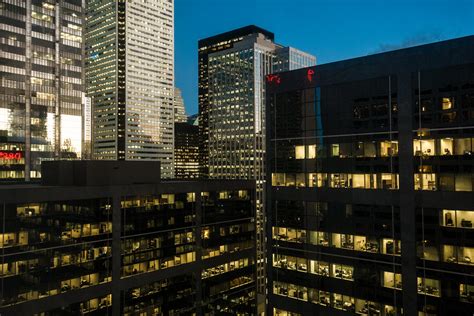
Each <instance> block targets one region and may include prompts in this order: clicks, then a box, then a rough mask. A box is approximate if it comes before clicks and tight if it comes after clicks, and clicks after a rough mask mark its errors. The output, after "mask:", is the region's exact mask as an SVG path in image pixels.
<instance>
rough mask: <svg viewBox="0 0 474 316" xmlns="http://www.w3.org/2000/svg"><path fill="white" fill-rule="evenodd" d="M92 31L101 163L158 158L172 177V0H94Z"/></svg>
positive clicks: (89, 76)
mask: <svg viewBox="0 0 474 316" xmlns="http://www.w3.org/2000/svg"><path fill="white" fill-rule="evenodd" d="M86 28H87V29H86V90H87V95H88V97H90V98H91V102H92V113H93V131H94V141H93V156H94V158H95V159H105V160H159V161H161V168H162V175H163V177H172V176H173V174H174V171H173V142H174V122H173V111H174V3H173V0H166V1H147V0H137V1H133V2H132V1H112V0H105V1H104V0H90V1H89V2H88V7H87V23H86Z"/></svg>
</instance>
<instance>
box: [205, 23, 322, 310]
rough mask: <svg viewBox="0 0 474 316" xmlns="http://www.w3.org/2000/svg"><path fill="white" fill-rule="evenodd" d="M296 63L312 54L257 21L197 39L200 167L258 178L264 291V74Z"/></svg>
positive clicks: (225, 175) (213, 174) (214, 174)
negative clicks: (287, 43) (280, 38)
mask: <svg viewBox="0 0 474 316" xmlns="http://www.w3.org/2000/svg"><path fill="white" fill-rule="evenodd" d="M297 55H298V56H303V55H304V56H305V58H297V57H298V56H297ZM290 61H291V62H290ZM296 63H299V67H300V68H301V67H305V66H310V65H314V64H315V63H316V58H315V57H314V56H311V55H309V54H306V53H303V52H301V51H299V50H295V49H293V48H291V49H290V48H287V47H283V46H280V45H278V44H275V42H274V35H273V33H271V32H268V31H266V30H263V29H261V28H258V27H256V26H247V27H244V28H241V29H237V30H234V31H230V32H227V33H224V34H220V35H216V36H213V37H210V38H207V39H203V40H201V41H199V117H200V121H199V124H200V137H201V142H200V145H201V148H200V151H201V152H200V154H201V157H202V158H201V172H203V173H204V172H207V175H208V176H209V177H210V178H217V179H252V180H256V181H257V286H258V288H259V293H260V294H263V293H264V292H265V233H264V227H265V216H264V213H263V210H264V205H263V201H264V200H265V199H264V183H265V165H264V161H265V78H266V76H267V75H269V74H271V73H273V72H274V70H275V69H274V68H275V65H278V70H279V71H283V70H289V65H290V64H291V66H292V67H296ZM260 301H261V300H260Z"/></svg>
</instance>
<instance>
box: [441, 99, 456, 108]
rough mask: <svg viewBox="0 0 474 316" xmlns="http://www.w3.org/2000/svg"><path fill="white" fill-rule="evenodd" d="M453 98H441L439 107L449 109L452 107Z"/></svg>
mask: <svg viewBox="0 0 474 316" xmlns="http://www.w3.org/2000/svg"><path fill="white" fill-rule="evenodd" d="M453 105H454V98H442V99H441V108H442V109H443V110H450V109H452V108H453Z"/></svg>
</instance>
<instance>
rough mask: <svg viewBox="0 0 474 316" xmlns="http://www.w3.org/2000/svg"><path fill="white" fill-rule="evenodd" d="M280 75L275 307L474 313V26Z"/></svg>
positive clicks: (270, 198)
mask: <svg viewBox="0 0 474 316" xmlns="http://www.w3.org/2000/svg"><path fill="white" fill-rule="evenodd" d="M267 80H268V84H267V93H268V94H267V101H268V102H267V122H268V124H267V128H268V129H267V133H268V134H267V171H268V178H269V179H270V178H271V181H268V182H267V210H268V211H267V221H268V229H267V232H268V236H267V237H268V242H269V244H268V245H267V247H268V248H267V249H268V263H269V265H270V266H271V268H269V273H268V277H269V280H268V292H269V297H268V301H269V305H268V312H269V313H270V314H272V313H273V314H275V315H353V314H359V315H401V313H402V311H403V315H420V316H421V315H471V314H472V311H473V310H474V305H473V302H474V277H473V275H474V264H473V260H472V259H473V258H474V230H473V225H472V222H473V221H474V194H473V192H472V191H473V181H474V169H473V166H474V164H473V161H474V160H473V159H474V155H473V149H474V148H473V146H474V143H473V142H474V128H473V123H474V36H470V37H464V38H459V39H453V40H448V41H443V42H437V43H433V44H429V45H423V46H418V47H413V48H406V49H402V50H397V51H392V52H386V53H381V54H376V55H371V56H365V57H360V58H355V59H350V60H345V61H340V62H334V63H329V64H325V65H320V66H316V67H310V68H306V69H300V70H295V71H290V72H285V73H281V74H276V75H273V76H268V77H267Z"/></svg>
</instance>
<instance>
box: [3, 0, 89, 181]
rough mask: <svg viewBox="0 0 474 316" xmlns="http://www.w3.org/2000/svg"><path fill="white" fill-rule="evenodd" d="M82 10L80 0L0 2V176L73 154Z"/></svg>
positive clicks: (79, 137)
mask: <svg viewBox="0 0 474 316" xmlns="http://www.w3.org/2000/svg"><path fill="white" fill-rule="evenodd" d="M83 10H84V2H83V1H81V0H64V1H46V0H45V1H32V0H26V1H8V2H7V1H2V3H1V4H0V17H1V19H0V27H1V28H2V32H1V33H0V179H25V180H27V181H28V180H30V179H31V178H38V177H40V164H41V161H42V160H45V159H46V160H50V159H78V158H81V155H82V151H83V148H84V146H83V133H82V124H83V122H82V118H81V115H82V111H83V107H82V97H83V64H82V52H83V43H82V27H83V22H84V18H83Z"/></svg>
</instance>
